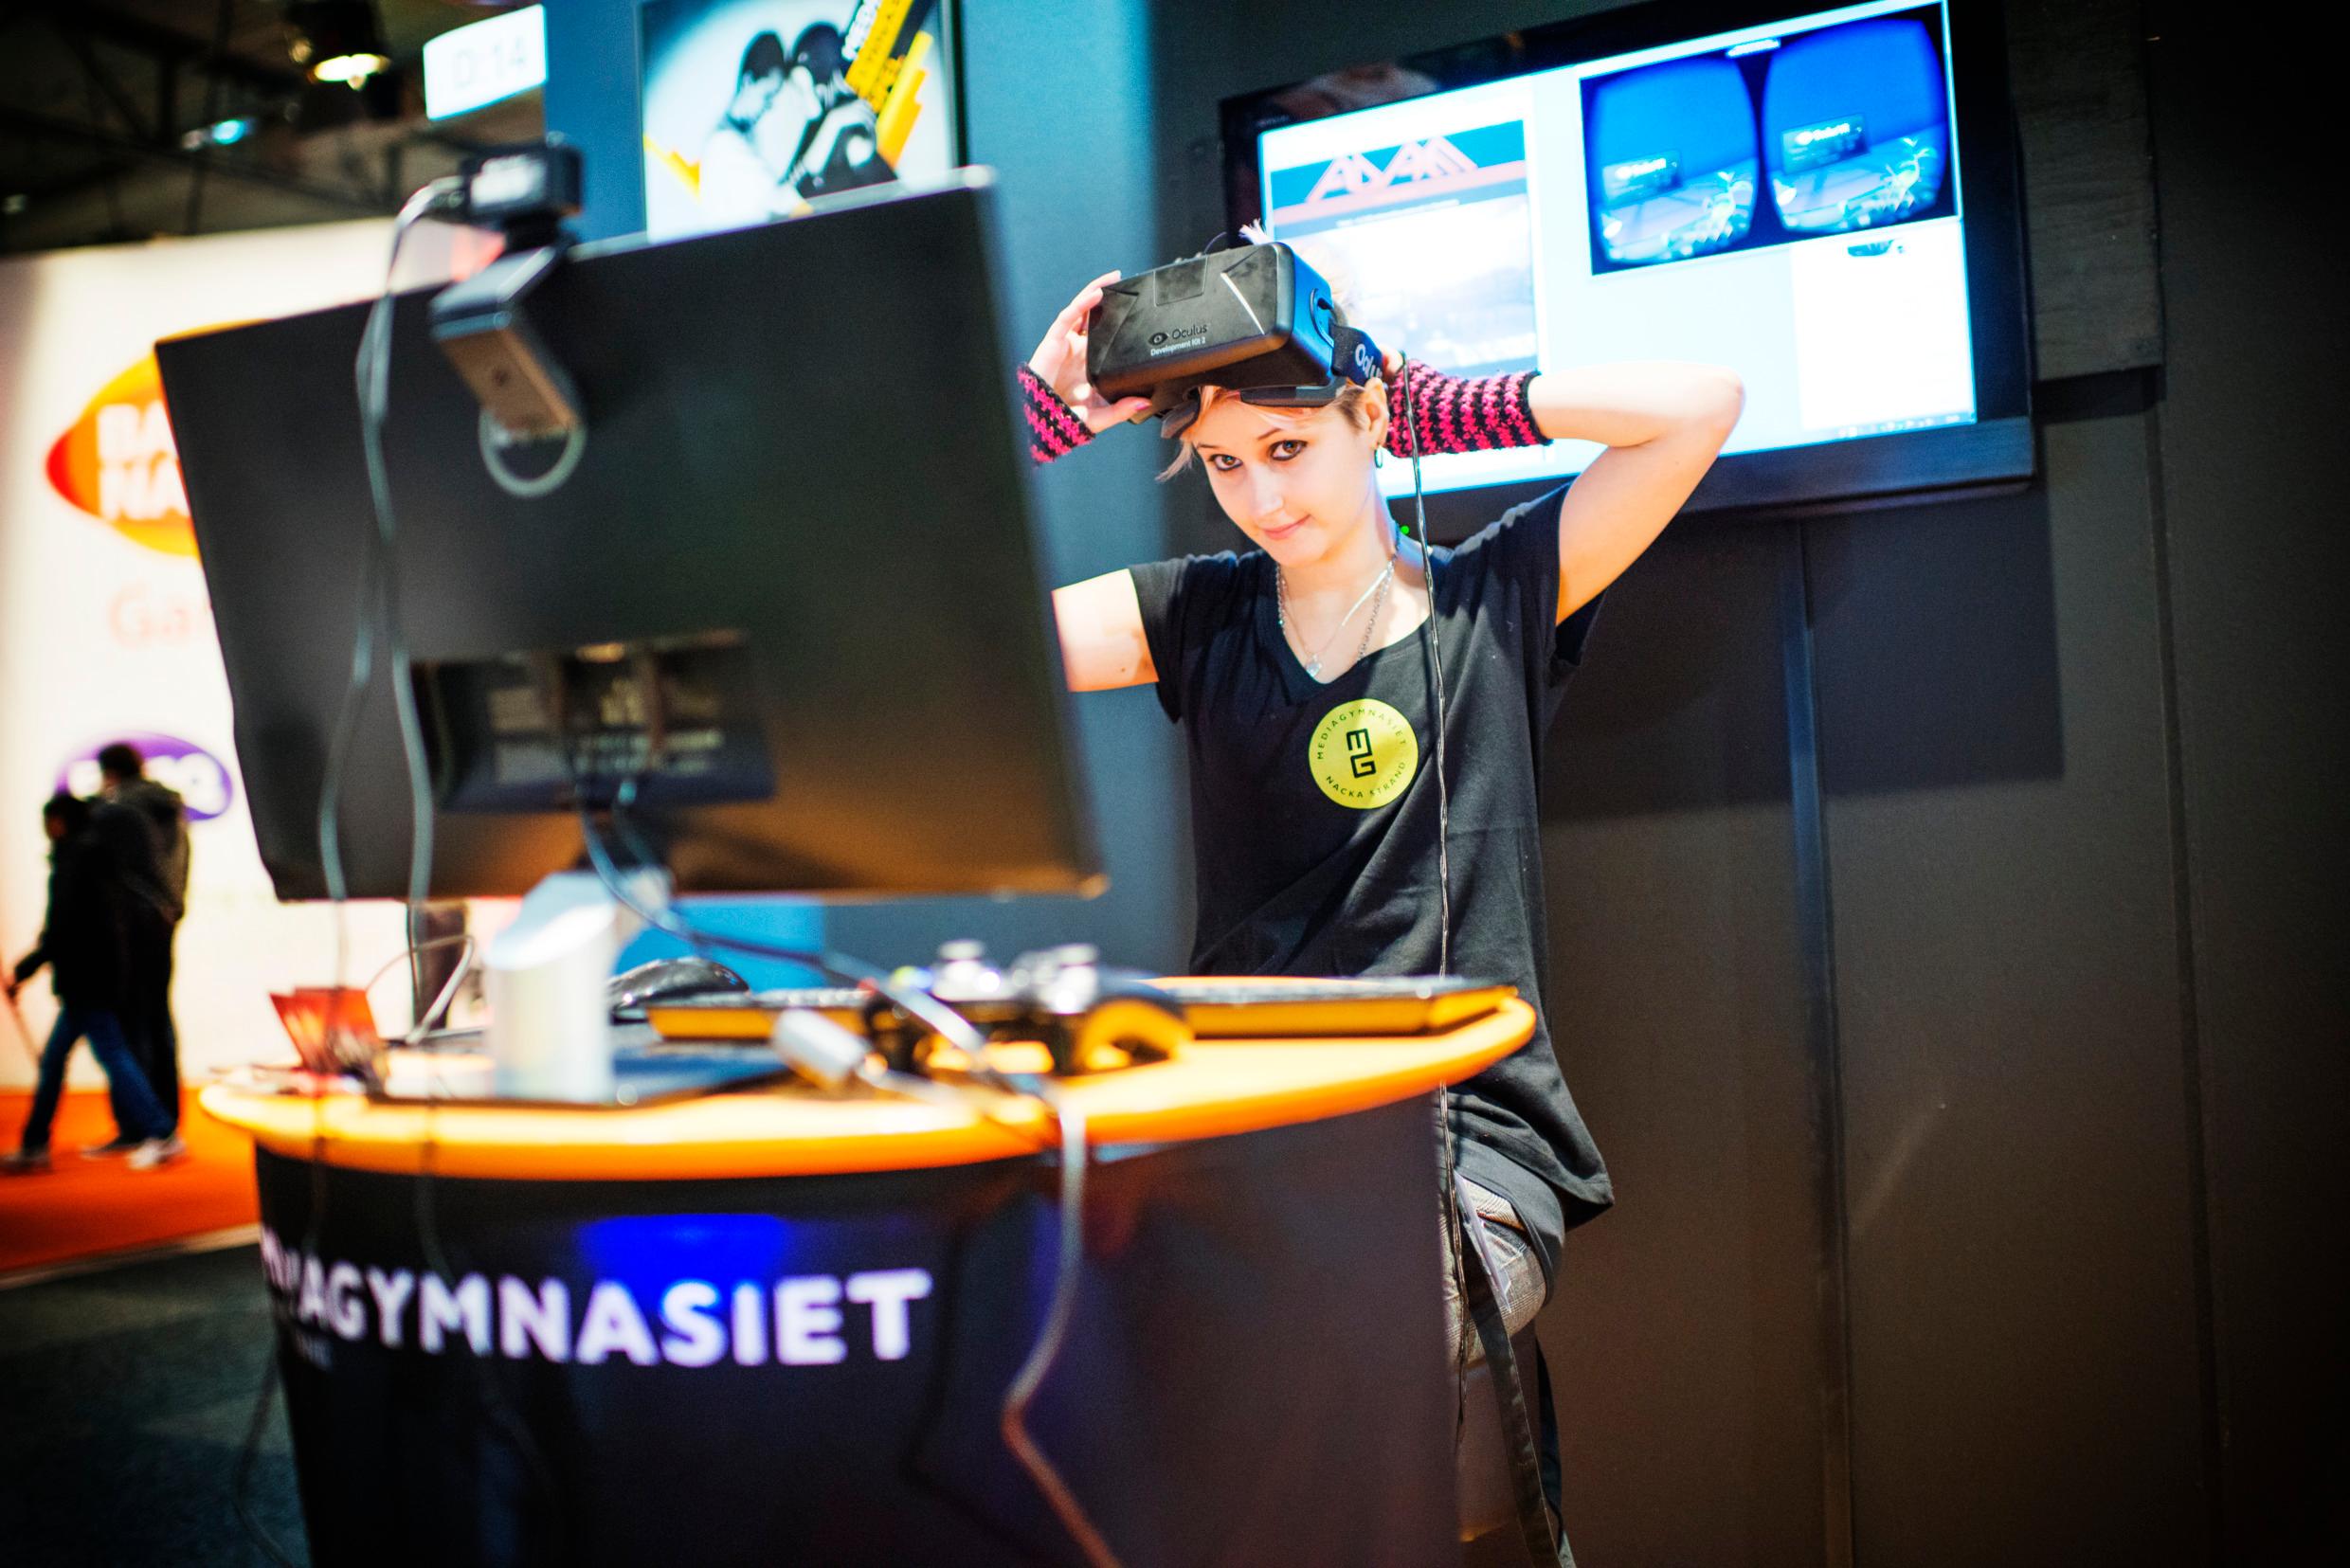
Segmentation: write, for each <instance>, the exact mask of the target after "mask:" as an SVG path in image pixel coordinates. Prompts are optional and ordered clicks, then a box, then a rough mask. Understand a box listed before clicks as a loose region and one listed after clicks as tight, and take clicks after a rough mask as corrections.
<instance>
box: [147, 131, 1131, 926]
mask: <svg viewBox="0 0 2350 1568" xmlns="http://www.w3.org/2000/svg"><path fill="white" fill-rule="evenodd" d="M991 205H992V196H991V193H990V191H989V189H987V180H986V176H985V173H984V172H977V171H975V172H973V173H971V174H969V175H967V176H964V177H960V178H959V179H958V180H957V181H956V182H955V183H954V184H952V185H951V186H949V187H948V188H945V189H937V190H933V191H931V192H928V193H922V194H911V195H910V194H893V195H888V196H875V197H872V198H865V199H860V200H852V201H851V202H850V203H849V204H848V205H846V206H844V207H840V208H838V209H835V210H832V211H828V212H825V213H823V214H822V215H819V216H812V217H807V218H802V219H798V220H795V221H792V222H788V223H782V224H772V225H764V226H760V227H756V228H748V229H740V230H735V231H732V232H728V233H723V234H714V235H709V236H704V237H699V238H694V239H687V240H680V241H676V242H673V243H660V244H653V243H643V242H642V241H625V242H613V243H601V244H596V245H587V246H582V247H579V248H578V249H575V250H573V251H572V252H571V253H570V254H569V257H568V258H566V259H565V260H564V261H563V262H562V264H561V265H559V266H558V267H557V268H555V270H554V271H553V273H552V274H551V276H550V277H549V278H548V279H547V280H546V281H545V282H544V283H543V284H541V285H540V286H539V288H538V289H537V291H536V292H535V293H533V295H532V296H531V298H530V302H529V311H530V315H531V316H532V319H533V323H534V324H535V326H536V328H537V330H538V332H539V334H540V335H541V336H542V337H543V339H544V340H545V342H546V344H547V346H548V348H549V349H550V350H551V351H552V353H553V355H554V356H555V357H556V358H557V359H559V360H560V361H561V362H562V363H563V365H564V366H565V367H566V368H568V369H569V372H570V374H571V375H572V377H573V378H574V380H575V381H576V383H577V385H578V387H579V389H580V393H581V396H582V398H583V400H584V402H585V405H586V413H587V435H586V443H585V448H584V450H583V451H582V452H581V454H580V455H579V458H578V461H577V466H576V468H575V469H574V470H573V471H572V472H571V473H570V474H569V478H566V479H565V480H564V481H563V482H562V483H561V484H560V485H558V486H557V487H556V488H555V489H553V490H552V491H551V493H550V494H547V495H545V496H539V497H537V498H523V497H521V496H515V495H513V494H510V493H509V492H508V491H507V490H506V489H504V488H501V486H500V485H499V484H498V483H497V482H495V481H494V480H493V478H492V477H491V474H490V471H489V468H488V466H487V464H486V462H485V459H484V452H483V440H484V432H483V429H482V426H481V424H480V416H479V406H478V405H477V403H476V401H475V399H474V397H473V395H472V394H471V393H470V392H469V391H468V390H467V388H466V386H465V384H464V383H463V382H461V380H460V379H459V377H458V375H457V373H456V372H455V371H454V370H453V369H451V368H450V365H449V362H448V360H447V359H446V358H445V357H444V356H443V353H442V352H441V351H439V350H438V349H437V348H436V347H435V346H434V343H433V341H432V339H431V336H430V333H429V325H428V321H427V310H428V306H429V303H430V291H419V292H417V293H413V294H409V295H406V296H403V297H401V298H400V300H399V301H398V304H397V306H396V310H395V316H394V324H393V327H392V331H391V345H392V348H391V352H392V362H391V369H390V397H389V412H388V417H387V421H386V428H385V434H384V443H385V456H386V461H387V465H388V468H389V478H390V489H391V492H392V496H393V500H394V504H395V510H396V515H397V523H398V531H397V541H396V557H395V559H396V562H397V570H398V581H399V586H400V605H401V622H402V625H403V628H404V630H405V634H406V638H407V645H408V648H409V651H410V653H411V656H412V658H413V659H414V660H415V667H416V676H415V680H416V687H417V693H418V696H419V700H420V703H421V705H422V708H423V712H424V717H425V730H426V741H427V754H428V756H429V760H430V765H431V769H432V778H433V789H434V799H435V801H436V803H437V809H436V812H435V823H436V825H435V837H434V854H433V864H432V868H431V886H432V891H433V892H434V893H435V894H436V895H440V896H470V895H489V894H515V893H521V892H526V891H528V890H529V889H530V888H531V887H532V886H533V884H535V883H536V882H537V881H538V880H539V879H540V878H541V877H543V876H545V875H547V874H550V873H552V872H556V871H561V870H565V869H569V868H571V867H573V866H575V865H576V864H577V863H578V861H579V857H580V855H581V852H582V847H583V842H582V831H581V823H580V820H579V816H578V813H577V812H576V810H575V809H573V807H572V805H571V802H572V801H573V799H574V796H573V793H572V790H573V786H574V784H577V783H579V782H581V781H582V780H583V779H585V780H586V781H587V783H588V784H590V785H592V786H593V787H592V790H591V792H594V791H601V792H602V793H603V794H604V795H606V796H607V797H608V795H609V794H610V793H611V792H612V787H613V785H614V784H616V782H617V781H618V780H619V779H620V778H621V777H622V776H623V775H626V776H629V777H634V778H637V779H638V782H639V791H640V792H639V802H638V804H637V805H636V806H635V808H634V810H633V813H632V817H633V820H634V823H635V825H636V827H637V828H638V830H639V831H640V833H641V835H642V838H645V839H647V840H649V841H650V842H651V844H652V845H653V847H654V848H655V849H656V851H657V852H658V854H659V855H660V857H661V858H663V859H665V860H666V862H667V864H668V866H669V869H670V871H671V873H672V874H673V876H674V877H675V878H676V883H677V886H678V888H679V889H680V890H681V891H696V890H700V891H740V892H749V891H764V892H812V893H828V894H894V893H916V892H1086V891H1091V890H1093V889H1094V888H1095V887H1096V886H1097V885H1098V882H1099V873H1100V863H1099V859H1098V857H1097V855H1096V852H1095V848H1094V840H1093V837H1092V831H1091V826H1090V820H1089V815H1088V812H1087V810H1086V807H1085V802H1084V797H1083V792H1082V791H1083V785H1082V783H1081V780H1080V777H1079V774H1078V771H1077V762H1076V755H1075V752H1074V750H1073V741H1072V738H1071V727H1070V725H1069V722H1068V715H1067V712H1066V706H1067V695H1066V688H1065V685H1064V681H1063V676H1062V673H1061V669H1060V664H1059V653H1058V644H1057V640H1056V639H1055V636H1054V634H1053V630H1052V623H1051V611H1050V597H1049V592H1048V585H1047V584H1046V582H1045V581H1044V579H1043V576H1042V574H1041V569H1040V565H1039V550H1038V547H1037V542H1036V539H1035V537H1034V532H1033V526H1032V522H1031V517H1032V513H1031V507H1030V501H1029V496H1028V491H1027V485H1028V476H1027V473H1026V463H1025V459H1024V457H1023V455H1022V449H1021V435H1020V431H1019V429H1018V426H1017V424H1016V415H1015V412H1014V410H1013V407H1012V405H1011V401H1010V393H1009V378H1008V369H1007V368H1008V367H1009V366H1010V365H1011V364H1012V363H1013V359H1014V356H1013V353H1012V351H1010V349H1009V348H1008V347H1007V344H1006V340H1005V338H1004V336H1003V332H1002V330H1001V329H1002V314H1001V312H1000V310H999V306H998V300H997V297H996V288H995V285H996V280H997V279H998V277H999V270H998V268H997V266H996V263H995V260H994V258H995V256H996V254H997V248H996V245H995V243H994V242H993V240H992V237H991V229H992V225H993V222H994V218H993V215H992V213H991V210H990V208H991ZM367 310H368V307H367V306H366V305H352V306H347V307H343V308H339V309H335V310H328V311H321V312H317V313H315V314H312V315H298V316H291V317H288V318H285V319H283V320H278V321H270V322H265V323H262V324H260V325H254V326H246V327H240V328H236V329H233V330H230V331H226V332H216V333H203V334H199V335H195V336H190V337H186V338H180V339H175V340H172V341H170V342H166V343H163V344H160V345H158V346H157V357H158V359H159V361H160V363H161V366H162V371H163V381H164V387H165V391H166V396H167V400H168V405H169V406H170V408H171V410H172V428H173V432H174V435H175V438H176V440H177V443H178V449H179V459H180V463H181V467H182V471H183V474H184V476H185V478H186V482H187V487H188V496H189V505H190V516H191V517H192V519H193V520H194V524H195V532H196V537H197V542H198V545H199V547H200V550H201V552H202V556H203V561H204V568H205V574H206V581H207V584H208V587H209V589H210V593H211V598H212V607H213V614H214V617H215V619H216V620H217V622H218V623H219V629H220V641H221V651H222V655H223V658H224V659H225V661H226V666H227V675H228V685H229V692H230V695H231V698H232V700H233V702H234V705H235V710H236V743H237V750H238V755H239V758H240V760H241V762H242V764H243V766H244V777H245V781H246V787H247V790H248V794H249V799H250V802H251V806H252V816H253V822H254V829H255V833H256V835H257V837H258V838H259V841H260V848H261V853H262V860H263V861H264V863H265V864H266V865H267V866H268V869H269V873H270V876H271V878H272V880H273V882H274V883H275V886H276V888H277V892H278V894H279V896H280V897H281V898H288V899H299V898H315V897H319V896H321V895H323V893H324V892H326V887H325V882H324V879H323V875H322V866H321V860H320V851H319V843H318V831H317V822H318V801H319V792H320V784H321V780H322V777H323V775H324V772H325V768H326V761H327V756H328V749H329V746H330V741H331V737H332V734H333V731H334V725H335V722H336V715H337V713H338V712H339V710H340V709H341V706H342V704H343V700H344V692H345V687H346V684H347V682H348V678H349V672H350V667H351V651H352V636H353V633H354V631H355V629H356V626H357V621H358V611H359V594H360V567H361V562H362V559H363V557H364V554H365V550H366V542H367V540H368V539H369V537H370V535H371V532H372V531H373V530H374V528H375V526H376V523H375V514H374V511H373V508H372V505H371V499H370V493H369V487H368V478H367V471H366V467H365V462H364V452H363V448H362V444H361V435H360V420H359V409H358V405H357V393H356V388H355V384H354V379H353V375H352V365H353V359H354V356H355V354H356V352H357V350H358V345H359V339H360V333H361V329H362V325H363V322H364V318H365V316H366V314H367ZM518 461H521V462H527V461H528V459H522V460H518ZM386 664H387V661H386V660H385V659H384V658H381V657H379V658H377V659H376V669H375V675H374V683H373V689H372V690H371V693H370V694H369V700H368V702H367V705H366V708H365V710H364V716H363V719H362V721H361V723H360V725H359V728H358V730H357V740H356V745H355V748H354V749H353V751H352V757H351V763H350V766H349V767H348V770H347V774H346V777H345V780H344V783H343V786H342V809H341V812H340V816H339V821H340V824H341V838H342V846H343V857H344V860H345V864H346V868H347V874H348V878H349V885H350V889H351V892H352V894H353V895H355V896H380V897H398V896H401V895H403V894H404V893H405V892H406V891H407V856H408V844H409V827H410V814H409V806H408V785H407V772H406V769H405V766H404V760H403V751H402V748H401V745H400V739H399V733H398V730H397V727H396V724H395V719H394V711H393V704H392V701H391V694H390V691H389V675H388V673H387V670H386ZM558 681H559V689H560V691H561V692H562V693H566V694H568V696H558V697H556V698H555V700H556V701H558V702H561V703H562V704H563V706H564V709H565V711H566V712H568V713H570V714H573V715H581V714H595V715H599V718H598V722H597V724H596V726H595V728H596V733H595V734H594V736H593V737H592V742H589V741H582V742H579V743H578V744H576V745H574V746H573V747H572V748H571V751H570V753H569V760H568V761H567V760H566V757H565V756H564V755H563V754H560V753H558V752H557V751H556V750H555V744H556V742H555V739H554V736H553V734H552V733H551V730H549V728H548V724H547V706H548V702H549V699H550V696H551V694H552V693H555V692H556V691H557V690H558V685H557V683H558ZM656 690H658V691H659V692H660V693H661V694H662V701H661V702H660V703H659V704H658V705H657V706H658V708H659V710H660V712H659V714H658V717H659V720H660V724H661V726H662V728H663V730H664V734H663V736H662V740H663V743H664V744H663V745H662V746H661V747H660V748H650V747H648V746H646V745H645V737H644V733H643V731H644V729H645V725H646V721H647V717H648V715H647V714H646V712H644V708H645V703H644V701H643V697H644V694H645V693H646V692H648V691H656ZM656 756H658V762H652V761H650V759H653V758H655V757H656ZM583 769H585V772H583Z"/></svg>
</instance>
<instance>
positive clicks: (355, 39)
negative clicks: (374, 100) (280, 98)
mask: <svg viewBox="0 0 2350 1568" xmlns="http://www.w3.org/2000/svg"><path fill="white" fill-rule="evenodd" d="M285 25H286V29H287V31H288V32H289V33H290V34H291V35H292V36H291V38H290V39H289V40H288V44H287V48H288V51H289V52H290V53H291V54H292V55H293V56H294V63H296V64H298V65H299V66H301V67H302V68H303V69H304V70H306V71H308V72H309V73H310V80H311V81H333V82H339V83H341V84H342V85H344V86H348V87H356V86H358V85H359V84H360V83H361V82H363V81H367V79H368V78H370V77H371V76H373V75H375V74H376V73H377V72H379V71H385V70H389V69H390V68H391V57H390V56H389V55H388V54H386V53H385V52H384V29H383V26H382V24H381V23H380V22H379V21H378V20H377V19H376V15H375V7H374V6H373V5H372V4H371V0H294V3H293V4H291V5H288V6H287V7H286V8H285Z"/></svg>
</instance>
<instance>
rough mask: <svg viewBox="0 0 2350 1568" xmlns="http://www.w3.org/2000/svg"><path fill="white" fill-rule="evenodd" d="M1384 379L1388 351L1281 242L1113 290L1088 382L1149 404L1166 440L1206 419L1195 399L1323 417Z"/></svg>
mask: <svg viewBox="0 0 2350 1568" xmlns="http://www.w3.org/2000/svg"><path fill="white" fill-rule="evenodd" d="M1379 371H1380V351H1379V346H1378V345H1377V344H1375V343H1373V342H1372V341H1371V340H1370V339H1369V338H1368V337H1366V336H1365V335H1364V334H1363V333H1360V332H1358V331H1356V330H1355V329H1354V328H1353V327H1350V326H1348V325H1347V313H1346V312H1345V311H1343V310H1341V309H1340V308H1339V305H1338V300H1337V299H1336V297H1333V296H1332V295H1331V293H1330V286H1329V283H1328V282H1326V281H1324V280H1323V278H1322V275H1321V274H1320V273H1318V272H1316V271H1314V270H1313V268H1312V267H1311V266H1309V265H1307V264H1306V262H1305V261H1304V260H1303V259H1302V258H1301V257H1299V255H1298V254H1297V252H1295V251H1293V250H1292V249H1291V248H1290V247H1289V246H1287V245H1285V244H1282V243H1280V242H1279V241H1277V240H1276V241H1269V242H1267V243H1263V244H1254V245H1238V246H1235V247H1233V248H1232V249H1229V250H1219V251H1210V252H1208V253H1206V254H1204V255H1201V256H1194V257H1190V258H1188V259H1187V260H1184V261H1170V262H1168V263H1167V264H1166V266H1163V267H1154V268H1152V269H1151V270H1150V271H1148V272H1144V273H1137V274H1136V275H1135V276H1133V277H1131V278H1121V279H1118V280H1117V281H1116V282H1114V283H1110V284H1107V285H1105V286H1104V288H1103V290H1102V299H1101V303H1100V304H1099V305H1098V306H1096V307H1095V308H1094V322H1093V326H1092V329H1091V333H1090V336H1089V338H1088V341H1087V347H1086V355H1085V373H1086V376H1087V377H1088V379H1090V380H1091V381H1092V382H1093V384H1094V387H1096V388H1097V389H1098V390H1099V391H1100V393H1101V395H1102V396H1104V397H1107V398H1122V397H1148V398H1149V399H1150V406H1149V407H1148V409H1146V410H1145V411H1144V413H1143V414H1141V415H1137V416H1136V418H1137V419H1138V420H1139V419H1142V418H1145V417H1148V415H1152V414H1155V415H1157V416H1158V418H1159V433H1160V434H1161V435H1163V436H1168V437H1173V436H1179V435H1181V434H1183V432H1184V430H1185V429H1187V428H1189V427H1190V424H1191V422H1192V421H1193V420H1195V419H1197V418H1199V414H1200V403H1199V399H1198V398H1197V397H1195V396H1194V395H1193V394H1194V393H1195V392H1197V391H1198V390H1199V388H1201V387H1210V386H1213V387H1228V388H1230V389H1231V390H1232V391H1233V392H1235V393H1236V394H1237V395H1238V397H1239V398H1240V399H1241V401H1242V402H1245V403H1254V404H1257V405H1260V406H1267V407H1274V408H1318V407H1321V406H1324V405H1325V404H1327V403H1329V401H1330V400H1331V399H1332V398H1334V397H1336V396H1337V395H1338V389H1339V387H1341V386H1342V385H1344V384H1345V383H1347V382H1353V383H1355V384H1356V385H1358V386H1360V385H1362V384H1363V383H1365V382H1367V381H1369V380H1370V379H1371V378H1372V377H1373V376H1375V375H1377V374H1379Z"/></svg>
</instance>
